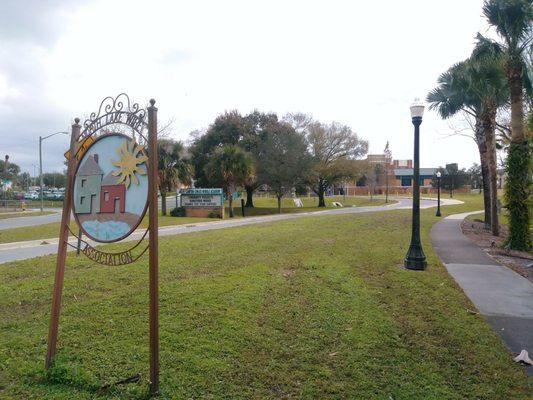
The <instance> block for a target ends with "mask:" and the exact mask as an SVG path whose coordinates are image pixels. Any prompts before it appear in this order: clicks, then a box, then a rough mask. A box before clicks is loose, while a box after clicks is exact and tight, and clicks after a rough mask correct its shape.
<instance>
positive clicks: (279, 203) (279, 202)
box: [276, 195, 283, 214]
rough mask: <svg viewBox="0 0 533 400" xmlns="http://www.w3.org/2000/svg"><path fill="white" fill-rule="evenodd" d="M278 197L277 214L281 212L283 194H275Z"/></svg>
mask: <svg viewBox="0 0 533 400" xmlns="http://www.w3.org/2000/svg"><path fill="white" fill-rule="evenodd" d="M276 197H277V198H278V214H281V198H282V197H283V196H279V195H278V196H276Z"/></svg>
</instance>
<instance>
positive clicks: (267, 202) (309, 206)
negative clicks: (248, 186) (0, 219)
mask: <svg viewBox="0 0 533 400" xmlns="http://www.w3.org/2000/svg"><path fill="white" fill-rule="evenodd" d="M346 199H347V201H346V202H343V199H342V196H331V197H327V200H326V206H327V208H332V205H331V202H332V201H340V202H341V203H343V204H344V205H346V206H351V205H357V206H378V205H383V204H385V201H384V200H383V199H377V198H375V199H374V200H372V201H371V200H370V198H365V197H347V198H346ZM302 201H303V203H304V207H303V208H296V207H295V206H294V202H293V201H292V199H284V202H283V210H282V212H284V213H289V212H308V211H320V210H324V208H318V207H316V205H317V204H318V200H317V199H316V198H303V199H302ZM254 202H255V208H247V209H246V216H256V215H269V214H277V212H278V209H277V200H276V199H273V198H257V199H255V200H254ZM391 203H392V201H391ZM237 205H238V207H237ZM234 211H235V217H241V215H242V214H241V209H240V200H239V201H235V206H234ZM167 212H168V213H170V209H169V210H167ZM225 217H226V218H229V209H228V208H226V214H225ZM205 221H216V219H212V218H184V217H179V218H177V217H171V216H170V215H167V216H162V215H160V216H159V225H160V226H168V225H181V224H189V223H194V222H205ZM59 225H60V224H59V222H53V223H50V224H42V225H36V226H34V227H32V228H31V229H28V228H27V227H25V228H13V229H4V230H0V243H11V242H19V241H25V240H37V239H49V238H54V237H57V236H58V234H59ZM72 226H73V227H74V228H75V222H74V221H72ZM146 226H148V219H147V218H146V217H145V219H144V220H143V222H142V223H141V225H140V228H144V227H146Z"/></svg>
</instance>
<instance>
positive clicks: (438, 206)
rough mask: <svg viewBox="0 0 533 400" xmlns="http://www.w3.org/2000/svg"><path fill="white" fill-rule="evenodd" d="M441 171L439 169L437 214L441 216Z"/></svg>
mask: <svg viewBox="0 0 533 400" xmlns="http://www.w3.org/2000/svg"><path fill="white" fill-rule="evenodd" d="M441 175H442V174H441V173H440V171H437V214H435V215H436V216H437V217H440V216H441V215H440V177H441Z"/></svg>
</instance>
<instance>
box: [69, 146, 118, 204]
mask: <svg viewBox="0 0 533 400" xmlns="http://www.w3.org/2000/svg"><path fill="white" fill-rule="evenodd" d="M103 175H104V171H102V168H101V167H100V165H98V154H92V155H90V156H89V157H87V160H86V161H85V162H84V163H83V165H81V166H80V169H79V170H78V172H77V174H76V177H77V179H76V188H75V193H76V196H74V210H75V212H76V214H98V213H115V212H117V208H118V212H120V213H124V212H125V211H126V186H125V185H124V184H123V183H120V184H118V183H117V182H116V178H115V177H114V176H113V175H112V173H111V172H109V173H108V174H107V175H106V177H105V178H104V179H102V177H103ZM117 206H118V207H117Z"/></svg>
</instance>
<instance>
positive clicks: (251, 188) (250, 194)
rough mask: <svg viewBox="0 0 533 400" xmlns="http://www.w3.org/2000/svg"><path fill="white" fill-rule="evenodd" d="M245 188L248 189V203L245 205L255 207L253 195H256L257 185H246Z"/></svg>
mask: <svg viewBox="0 0 533 400" xmlns="http://www.w3.org/2000/svg"><path fill="white" fill-rule="evenodd" d="M244 188H245V189H246V204H245V205H244V207H250V208H253V207H254V199H253V195H254V191H255V187H254V186H252V185H245V186H244Z"/></svg>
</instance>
